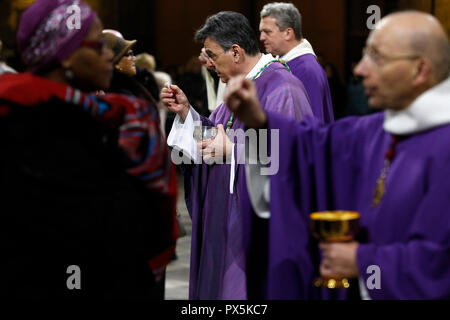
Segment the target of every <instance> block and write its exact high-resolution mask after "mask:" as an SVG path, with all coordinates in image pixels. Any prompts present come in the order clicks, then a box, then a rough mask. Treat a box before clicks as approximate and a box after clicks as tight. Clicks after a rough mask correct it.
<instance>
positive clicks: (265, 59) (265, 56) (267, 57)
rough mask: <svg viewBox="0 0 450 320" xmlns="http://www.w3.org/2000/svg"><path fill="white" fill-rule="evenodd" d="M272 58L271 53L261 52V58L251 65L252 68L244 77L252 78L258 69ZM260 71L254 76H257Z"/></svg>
mask: <svg viewBox="0 0 450 320" xmlns="http://www.w3.org/2000/svg"><path fill="white" fill-rule="evenodd" d="M273 60H274V58H273V57H272V55H271V54H263V55H262V57H261V59H259V61H258V63H257V64H256V65H255V66H254V67H253V69H252V70H251V71H250V72H249V73H248V74H247V75H246V76H245V78H246V79H252V78H253V77H254V76H256V75H258V72H259V70H261V68H262V67H264V66H265V65H266V64H267V63H269V62H270V61H273ZM260 75H261V73H260V74H259V75H258V76H257V77H256V78H259V76H260Z"/></svg>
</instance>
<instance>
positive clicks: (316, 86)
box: [287, 53, 334, 123]
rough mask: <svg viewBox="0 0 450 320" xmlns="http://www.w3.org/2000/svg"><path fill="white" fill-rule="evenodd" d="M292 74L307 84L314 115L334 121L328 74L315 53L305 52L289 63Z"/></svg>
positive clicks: (325, 120)
mask: <svg viewBox="0 0 450 320" xmlns="http://www.w3.org/2000/svg"><path fill="white" fill-rule="evenodd" d="M287 64H288V66H289V68H291V70H292V74H293V75H295V76H296V77H297V78H299V79H300V80H301V81H302V83H303V85H304V86H305V89H306V92H307V93H308V97H309V100H310V102H311V109H312V112H313V114H314V116H315V117H316V118H317V119H319V120H321V121H322V122H323V123H330V122H333V120H334V116H333V104H332V101H331V94H330V87H329V85H328V79H327V75H326V74H325V71H324V70H323V68H322V66H321V65H320V64H319V63H318V62H317V60H316V57H315V56H314V55H313V54H309V53H308V54H305V55H302V56H300V57H297V58H295V59H292V60H291V61H289V62H288V63H287Z"/></svg>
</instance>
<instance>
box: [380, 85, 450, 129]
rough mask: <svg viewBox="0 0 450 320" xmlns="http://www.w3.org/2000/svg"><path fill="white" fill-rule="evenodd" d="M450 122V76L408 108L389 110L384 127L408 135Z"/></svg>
mask: <svg viewBox="0 0 450 320" xmlns="http://www.w3.org/2000/svg"><path fill="white" fill-rule="evenodd" d="M445 124H450V78H448V79H447V80H445V81H444V82H441V83H440V84H438V85H437V86H435V87H433V88H431V89H429V90H427V91H425V92H424V93H423V94H421V95H420V96H419V97H418V98H417V99H416V100H415V101H414V102H413V103H412V104H411V105H410V106H409V107H408V108H407V109H404V110H400V111H392V110H387V111H386V112H385V117H384V123H383V127H384V130H386V131H387V132H389V133H392V134H396V135H408V134H413V133H418V132H422V131H425V130H429V129H433V128H435V127H439V126H442V125H445Z"/></svg>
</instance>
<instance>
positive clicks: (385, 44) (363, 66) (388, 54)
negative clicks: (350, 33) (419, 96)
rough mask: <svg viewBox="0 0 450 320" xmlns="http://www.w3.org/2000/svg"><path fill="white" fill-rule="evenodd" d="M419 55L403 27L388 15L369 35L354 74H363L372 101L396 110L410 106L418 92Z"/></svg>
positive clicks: (381, 106)
mask: <svg viewBox="0 0 450 320" xmlns="http://www.w3.org/2000/svg"><path fill="white" fill-rule="evenodd" d="M405 38H406V39H405ZM419 58H420V57H419V56H418V55H416V54H414V53H413V52H412V50H411V49H410V45H409V42H408V39H407V37H405V36H404V32H402V30H401V27H398V26H396V25H395V24H393V23H392V21H390V20H389V19H386V20H385V21H382V22H381V23H380V24H379V27H378V28H377V29H376V30H374V31H373V32H372V33H371V34H370V36H369V38H368V39H367V43H366V47H365V49H364V53H363V57H362V59H361V61H360V62H359V64H358V65H357V66H356V68H355V69H354V73H355V75H356V76H360V77H362V78H363V85H364V88H365V92H366V95H367V96H368V97H369V105H370V106H371V107H372V108H376V109H393V110H401V109H404V108H406V107H408V106H409V104H410V103H411V102H412V100H413V99H414V97H415V96H416V92H415V91H416V90H415V86H414V80H415V77H416V75H417V73H418V68H419V66H418V63H419V61H418V60H419Z"/></svg>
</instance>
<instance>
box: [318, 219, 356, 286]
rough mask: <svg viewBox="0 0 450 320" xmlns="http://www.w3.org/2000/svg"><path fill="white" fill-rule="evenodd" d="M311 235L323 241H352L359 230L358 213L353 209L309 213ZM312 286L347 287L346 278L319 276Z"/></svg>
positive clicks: (348, 284)
mask: <svg viewBox="0 0 450 320" xmlns="http://www.w3.org/2000/svg"><path fill="white" fill-rule="evenodd" d="M310 218H311V229H312V233H313V235H314V236H315V237H316V238H317V239H319V240H320V241H323V242H348V241H352V240H353V239H354V238H355V236H356V234H357V233H358V231H359V213H358V212H355V211H321V212H314V213H311V215H310ZM314 286H316V287H323V288H329V289H341V288H346V289H347V288H349V287H350V283H349V281H348V279H346V278H340V277H338V276H333V277H326V278H325V277H319V278H317V279H316V280H314Z"/></svg>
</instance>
